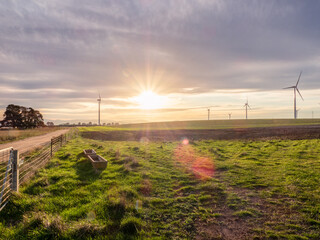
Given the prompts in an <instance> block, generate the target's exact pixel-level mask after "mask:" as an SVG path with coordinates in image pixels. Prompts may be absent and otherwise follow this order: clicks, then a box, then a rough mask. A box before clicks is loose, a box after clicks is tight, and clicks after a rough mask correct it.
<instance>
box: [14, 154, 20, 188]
mask: <svg viewBox="0 0 320 240" xmlns="http://www.w3.org/2000/svg"><path fill="white" fill-rule="evenodd" d="M12 190H13V191H16V192H19V152H18V150H13V159H12Z"/></svg>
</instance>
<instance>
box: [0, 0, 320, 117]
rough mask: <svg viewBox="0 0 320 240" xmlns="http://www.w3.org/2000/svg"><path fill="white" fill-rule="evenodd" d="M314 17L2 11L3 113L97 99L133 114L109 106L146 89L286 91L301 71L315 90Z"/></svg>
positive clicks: (34, 8)
mask: <svg viewBox="0 0 320 240" xmlns="http://www.w3.org/2000/svg"><path fill="white" fill-rule="evenodd" d="M319 7H320V3H318V2H317V1H304V2H302V1H289V0H285V1H281V2H279V1H275V0H270V1H254V0H246V1H245V2H243V1H241V2H240V1H236V0H227V1H222V0H210V1H209V0H198V1H196V0H163V1H156V0H136V1H129V0H123V1H118V0H108V1H102V0H92V1H90V3H89V4H88V2H87V1H83V0H77V1H76V0H67V1H63V2H62V1H39V0H33V1H27V2H26V1H23V0H17V1H3V2H1V3H0V91H1V94H0V101H1V103H0V105H1V106H6V105H7V104H9V103H17V104H18V103H19V104H21V105H23V104H26V105H29V106H34V107H35V108H43V109H44V110H48V109H60V108H79V110H81V108H82V107H83V105H82V103H84V104H86V103H88V102H90V101H91V102H92V104H94V103H95V98H96V97H97V95H98V92H100V93H101V94H102V96H103V98H107V99H109V102H108V103H107V107H108V106H113V107H115V108H117V107H119V106H121V107H125V106H127V107H132V108H135V106H134V105H132V104H131V103H126V102H124V101H116V100H112V99H116V98H118V99H129V98H130V97H133V96H136V95H139V93H140V92H141V91H142V90H145V89H152V90H154V91H156V92H157V93H159V94H164V95H166V94H168V95H179V94H183V95H184V98H188V97H189V99H193V96H195V95H201V94H208V96H209V95H210V94H211V95H212V94H216V93H222V92H224V93H226V94H227V92H238V91H239V89H247V90H248V91H247V92H248V93H249V92H253V91H258V92H263V91H274V90H277V89H281V88H282V87H285V86H287V85H292V83H294V82H295V81H296V78H297V76H298V74H299V72H300V70H304V72H303V75H302V81H301V88H303V89H310V90H311V89H319V88H320V87H319V83H318V78H319V74H320V70H319V69H320V68H319V67H320V49H319V47H318V39H319V37H320V31H319V30H318V27H319V26H318V24H317V23H318V22H319V20H320V17H319V14H318V10H319ZM62 89H66V90H67V91H62ZM225 97H226V99H228V97H227V95H225ZM232 101H234V100H232ZM186 102H188V101H187V100H186ZM189 102H191V100H189ZM197 104H198V103H197ZM225 104H226V105H228V104H234V102H226V103H225ZM203 105H207V104H205V103H203ZM173 107H177V106H173ZM184 107H186V106H183V107H181V106H180V107H179V106H178V107H177V109H180V108H181V109H184ZM92 108H93V106H92ZM173 111H174V110H173ZM80 112H81V111H80ZM48 114H49V110H48ZM50 114H53V113H52V111H50ZM59 114H61V112H57V118H59V116H61V117H62V115H59ZM93 116H94V115H93V111H92V113H91V117H93ZM63 117H65V116H63ZM80 117H81V116H80V115H79V116H77V118H80Z"/></svg>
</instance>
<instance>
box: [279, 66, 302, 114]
mask: <svg viewBox="0 0 320 240" xmlns="http://www.w3.org/2000/svg"><path fill="white" fill-rule="evenodd" d="M301 74H302V71H301V72H300V75H299V78H298V81H297V83H296V85H295V86H291V87H286V88H283V89H289V88H293V93H294V95H293V96H294V97H293V114H294V119H297V97H296V95H297V93H296V91H297V92H298V93H299V95H300V97H301V99H302V100H303V101H304V99H303V97H302V95H301V93H300V91H299V89H298V84H299V81H300V77H301Z"/></svg>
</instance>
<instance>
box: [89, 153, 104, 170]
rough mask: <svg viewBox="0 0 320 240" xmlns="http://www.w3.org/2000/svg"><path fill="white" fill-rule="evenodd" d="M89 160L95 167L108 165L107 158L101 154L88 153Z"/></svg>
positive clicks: (100, 167) (99, 167)
mask: <svg viewBox="0 0 320 240" xmlns="http://www.w3.org/2000/svg"><path fill="white" fill-rule="evenodd" d="M87 156H88V158H89V160H90V161H91V164H92V166H93V167H94V168H95V169H104V168H106V167H107V165H108V161H107V160H105V159H104V158H103V157H101V156H100V155H97V154H96V155H87Z"/></svg>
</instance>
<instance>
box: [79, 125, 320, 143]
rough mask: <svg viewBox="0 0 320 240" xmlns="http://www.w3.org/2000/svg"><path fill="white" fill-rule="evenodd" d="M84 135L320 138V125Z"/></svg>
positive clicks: (102, 137)
mask: <svg viewBox="0 0 320 240" xmlns="http://www.w3.org/2000/svg"><path fill="white" fill-rule="evenodd" d="M82 136H83V137H86V138H90V139H95V140H105V141H146V140H150V141H179V140H182V139H184V138H187V139H189V140H209V139H213V140H232V139H242V140H255V139H291V140H299V139H318V138H320V125H309V126H286V127H261V128H234V129H208V130H205V129H204V130H202V129H201V130H141V131H126V130H124V131H88V132H82Z"/></svg>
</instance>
